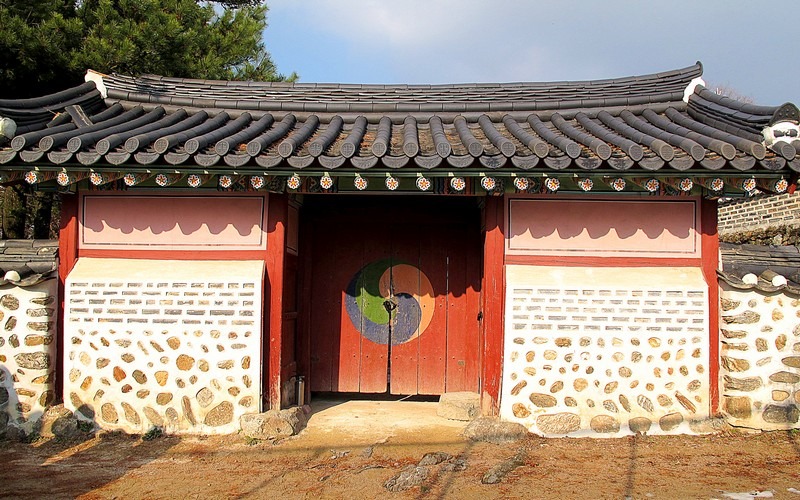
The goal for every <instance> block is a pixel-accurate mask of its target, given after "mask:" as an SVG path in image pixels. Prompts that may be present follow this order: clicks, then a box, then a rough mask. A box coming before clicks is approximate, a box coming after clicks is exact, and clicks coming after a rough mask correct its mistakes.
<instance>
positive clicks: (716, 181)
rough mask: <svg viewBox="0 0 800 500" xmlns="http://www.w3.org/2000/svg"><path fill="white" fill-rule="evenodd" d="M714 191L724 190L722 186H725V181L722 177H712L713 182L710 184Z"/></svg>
mask: <svg viewBox="0 0 800 500" xmlns="http://www.w3.org/2000/svg"><path fill="white" fill-rule="evenodd" d="M709 187H710V188H711V190H712V191H722V188H724V187H725V181H723V180H722V179H720V178H719V177H714V178H713V179H711V183H710V185H709Z"/></svg>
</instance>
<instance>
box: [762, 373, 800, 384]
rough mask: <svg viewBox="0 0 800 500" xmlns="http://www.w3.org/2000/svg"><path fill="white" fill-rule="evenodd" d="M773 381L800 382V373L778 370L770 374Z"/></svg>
mask: <svg viewBox="0 0 800 500" xmlns="http://www.w3.org/2000/svg"><path fill="white" fill-rule="evenodd" d="M769 379H770V380H772V381H773V382H782V383H784V384H796V383H798V382H800V375H798V374H796V373H792V372H777V373H773V374H772V375H770V376H769Z"/></svg>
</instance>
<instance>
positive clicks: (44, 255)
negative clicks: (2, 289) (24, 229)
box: [0, 240, 58, 286]
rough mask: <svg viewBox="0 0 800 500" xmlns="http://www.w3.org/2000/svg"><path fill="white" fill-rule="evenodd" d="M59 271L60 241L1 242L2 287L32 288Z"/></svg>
mask: <svg viewBox="0 0 800 500" xmlns="http://www.w3.org/2000/svg"><path fill="white" fill-rule="evenodd" d="M57 269H58V240H0V286H2V285H5V284H12V285H16V286H32V285H35V284H37V283H41V282H42V281H44V280H46V279H50V278H54V277H55V274H56V270H57Z"/></svg>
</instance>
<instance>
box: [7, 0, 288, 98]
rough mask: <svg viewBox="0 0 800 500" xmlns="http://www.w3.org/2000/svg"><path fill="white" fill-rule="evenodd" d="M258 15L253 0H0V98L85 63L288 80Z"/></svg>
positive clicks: (76, 73)
mask: <svg viewBox="0 0 800 500" xmlns="http://www.w3.org/2000/svg"><path fill="white" fill-rule="evenodd" d="M214 4H216V6H215V5H214ZM266 15H267V7H266V5H263V4H262V3H261V2H260V1H258V0H224V1H223V0H219V1H217V2H213V3H212V2H199V1H197V0H81V1H76V0H0V82H2V84H0V85H2V88H4V92H3V94H4V95H3V96H2V97H4V98H9V97H28V96H33V95H42V94H45V93H49V92H54V91H56V90H60V89H62V88H64V87H65V86H67V85H70V84H77V83H78V82H80V81H81V79H82V77H83V74H84V73H85V71H86V69H89V68H91V69H94V70H97V71H100V72H103V73H112V72H118V73H125V74H133V75H137V74H143V73H153V74H160V75H165V76H176V77H185V78H205V79H223V80H239V79H247V80H260V81H282V80H295V79H296V78H297V75H296V74H294V73H293V74H291V75H289V76H286V75H283V74H281V73H279V72H278V71H277V69H276V68H275V65H274V64H273V62H272V60H271V58H270V56H269V54H268V53H267V51H266V48H265V47H264V44H263V42H262V39H261V33H262V31H263V30H264V29H265V28H266V26H267V21H266Z"/></svg>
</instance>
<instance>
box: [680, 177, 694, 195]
mask: <svg viewBox="0 0 800 500" xmlns="http://www.w3.org/2000/svg"><path fill="white" fill-rule="evenodd" d="M693 187H694V182H693V181H692V180H691V179H690V178H688V177H686V178H683V179H681V182H680V184H678V188H680V190H681V191H684V192H685V191H691V190H692V188H693Z"/></svg>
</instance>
